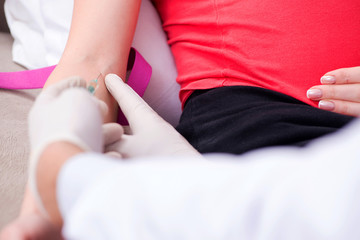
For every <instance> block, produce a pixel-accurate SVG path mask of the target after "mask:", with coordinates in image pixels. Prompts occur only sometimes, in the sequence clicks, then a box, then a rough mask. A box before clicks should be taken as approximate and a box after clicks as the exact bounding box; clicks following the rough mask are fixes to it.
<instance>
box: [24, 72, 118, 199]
mask: <svg viewBox="0 0 360 240" xmlns="http://www.w3.org/2000/svg"><path fill="white" fill-rule="evenodd" d="M85 87H86V82H85V81H84V80H82V79H81V78H78V77H73V78H70V79H67V80H63V81H61V82H59V83H57V84H55V85H52V86H50V87H49V88H47V89H45V90H43V92H42V93H41V94H40V95H39V96H38V98H37V99H36V101H35V103H34V105H33V107H32V109H31V111H30V113H29V119H28V122H29V135H30V145H31V155H30V169H29V171H30V172H29V176H30V179H29V183H30V189H31V190H32V191H33V193H34V195H35V196H37V197H38V195H37V188H36V178H35V174H36V167H37V162H38V160H39V157H40V155H41V153H42V152H43V151H44V150H45V148H46V147H47V146H48V145H49V144H51V143H53V142H57V141H66V142H70V143H72V144H75V145H76V146H78V147H79V148H81V149H83V150H84V151H94V152H102V151H103V147H104V136H103V135H104V133H103V128H102V123H103V116H104V115H105V114H106V112H107V106H106V104H105V103H104V102H102V101H100V100H97V99H96V98H95V97H93V96H92V95H91V94H90V93H89V92H88V91H87V90H86V89H85ZM111 133H112V132H111V131H108V133H107V141H108V142H111V141H110V140H112V141H114V140H116V139H114V136H113V134H111ZM109 136H112V137H109ZM109 139H110V140H109ZM37 201H39V199H37ZM39 204H40V203H39Z"/></svg>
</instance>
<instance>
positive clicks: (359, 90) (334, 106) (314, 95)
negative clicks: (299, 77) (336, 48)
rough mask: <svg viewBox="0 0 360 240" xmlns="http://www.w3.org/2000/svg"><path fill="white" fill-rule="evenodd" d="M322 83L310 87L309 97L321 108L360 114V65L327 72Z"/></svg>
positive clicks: (351, 114)
mask: <svg viewBox="0 0 360 240" xmlns="http://www.w3.org/2000/svg"><path fill="white" fill-rule="evenodd" d="M320 81H321V83H322V85H317V86H314V87H312V88H310V89H309V90H308V92H307V96H308V98H310V99H311V100H315V101H319V108H321V109H324V110H329V111H333V112H337V113H341V114H346V115H350V116H359V115H360V67H351V68H341V69H337V70H334V71H331V72H328V73H326V74H325V75H324V76H323V77H321V79H320Z"/></svg>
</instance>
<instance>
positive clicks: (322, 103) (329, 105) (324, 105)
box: [319, 100, 335, 111]
mask: <svg viewBox="0 0 360 240" xmlns="http://www.w3.org/2000/svg"><path fill="white" fill-rule="evenodd" d="M319 108H321V109H324V110H328V111H332V110H334V109H335V104H334V103H333V102H331V101H325V100H321V101H320V102H319Z"/></svg>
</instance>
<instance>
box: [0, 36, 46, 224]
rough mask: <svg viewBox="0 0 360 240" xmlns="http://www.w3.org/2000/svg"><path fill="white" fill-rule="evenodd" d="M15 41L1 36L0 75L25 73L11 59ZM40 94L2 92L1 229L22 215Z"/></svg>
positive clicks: (27, 91)
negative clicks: (30, 128)
mask: <svg viewBox="0 0 360 240" xmlns="http://www.w3.org/2000/svg"><path fill="white" fill-rule="evenodd" d="M12 41H13V40H12V38H11V36H10V35H9V34H7V33H0V72H8V71H20V70H23V68H22V67H21V66H19V65H16V64H14V63H13V62H12V60H11V44H12ZM9 81H10V80H9ZM39 91H40V90H5V89H0V229H1V228H2V227H3V226H4V224H6V223H7V222H9V221H10V220H12V219H14V218H15V217H16V215H17V214H18V212H19V207H20V203H21V201H22V197H23V192H24V186H25V182H26V175H27V170H26V168H27V158H28V154H29V143H28V137H27V120H26V119H27V114H28V111H29V109H30V107H31V105H32V103H33V101H34V98H35V97H36V95H37V94H38V93H39Z"/></svg>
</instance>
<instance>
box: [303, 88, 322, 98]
mask: <svg viewBox="0 0 360 240" xmlns="http://www.w3.org/2000/svg"><path fill="white" fill-rule="evenodd" d="M306 95H307V97H308V98H311V99H319V98H321V97H322V91H321V90H320V89H309V90H308V91H307V92H306Z"/></svg>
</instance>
